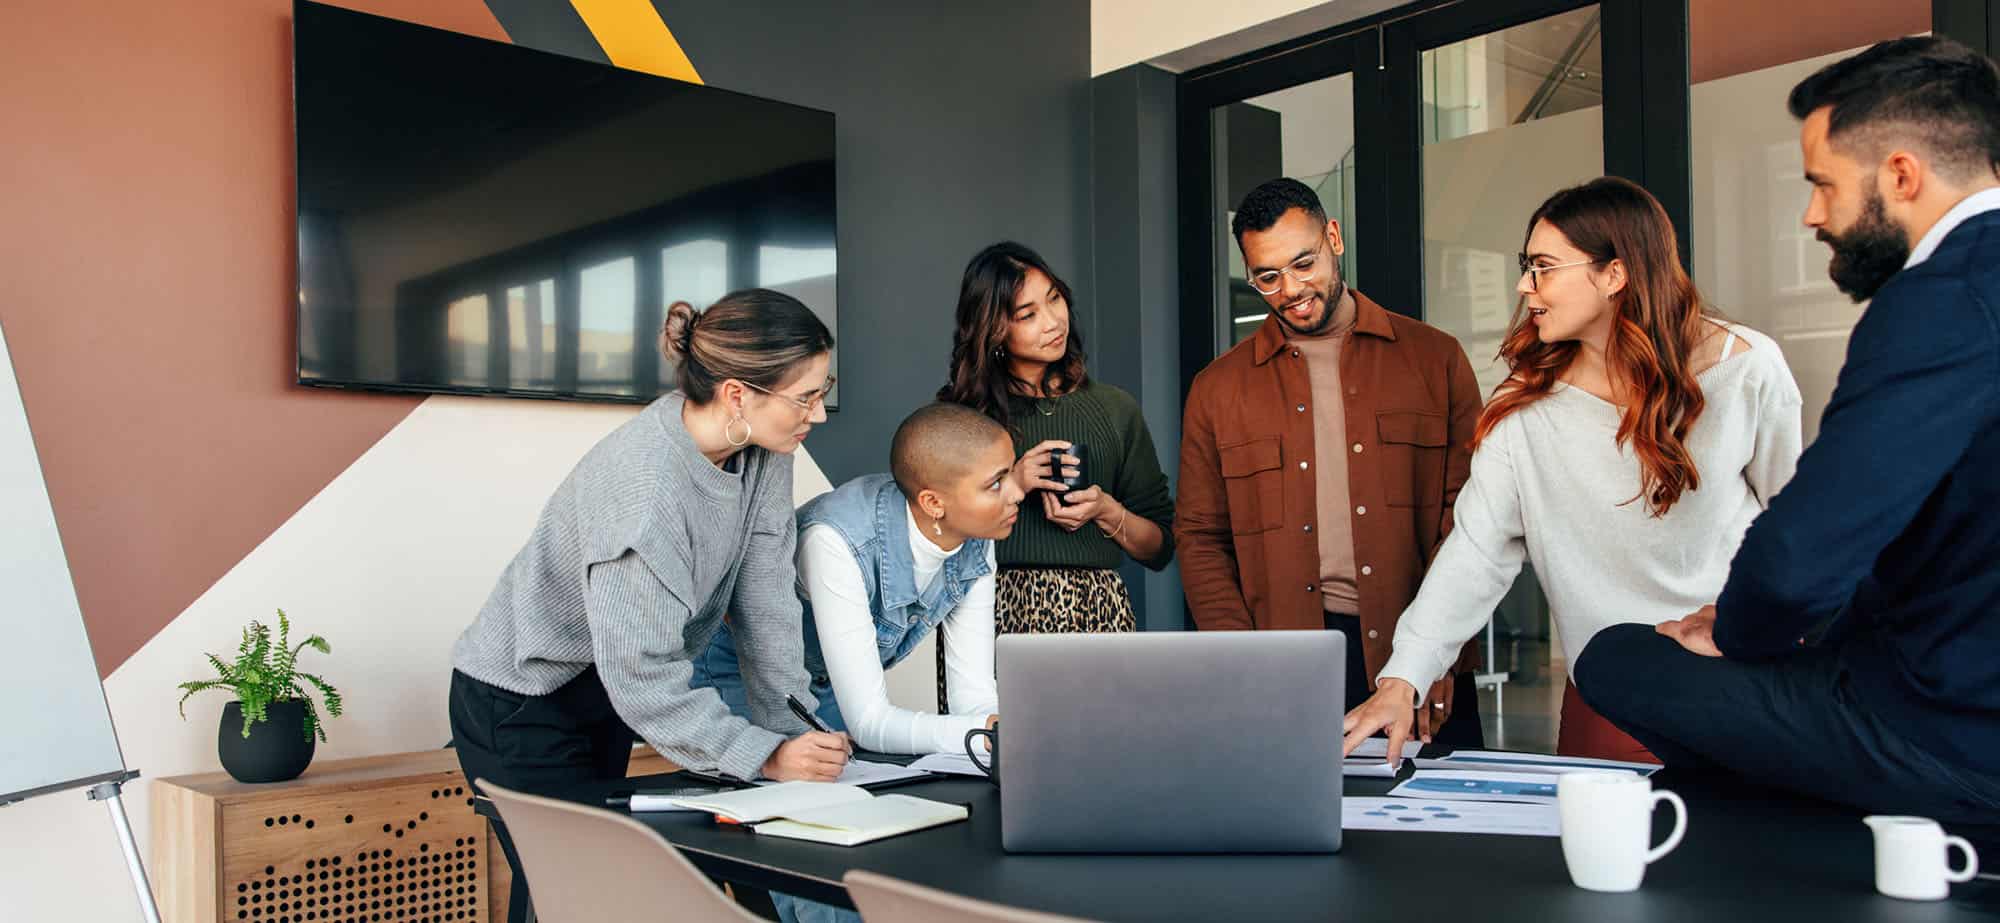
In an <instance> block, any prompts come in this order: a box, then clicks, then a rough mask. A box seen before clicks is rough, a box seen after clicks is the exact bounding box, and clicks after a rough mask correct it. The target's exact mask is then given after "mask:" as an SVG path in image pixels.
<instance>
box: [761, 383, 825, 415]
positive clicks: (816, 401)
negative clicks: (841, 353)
mask: <svg viewBox="0 0 2000 923" xmlns="http://www.w3.org/2000/svg"><path fill="white" fill-rule="evenodd" d="M838 381H839V379H837V378H835V377H834V376H832V375H828V376H826V384H825V385H823V386H821V387H820V388H819V390H817V391H814V392H813V393H811V394H808V395H806V396H805V397H793V396H791V395H789V394H779V393H778V392H776V391H773V390H771V389H769V388H766V387H763V386H761V385H753V384H751V383H749V382H747V381H746V382H743V386H744V387H746V388H749V389H750V390H752V391H760V392H763V393H765V394H768V395H770V396H772V397H775V398H780V399H783V400H787V401H791V402H792V403H793V404H795V405H797V406H798V408H799V409H800V410H803V411H805V412H806V413H812V412H813V408H815V407H824V406H826V396H827V395H829V394H832V393H833V386H834V384H835V383H837V382H838Z"/></svg>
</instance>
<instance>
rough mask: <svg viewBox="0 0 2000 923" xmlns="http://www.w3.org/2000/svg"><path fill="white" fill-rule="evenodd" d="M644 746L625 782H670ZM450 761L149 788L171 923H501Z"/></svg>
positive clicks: (418, 760) (185, 779) (494, 875)
mask: <svg viewBox="0 0 2000 923" xmlns="http://www.w3.org/2000/svg"><path fill="white" fill-rule="evenodd" d="M673 769H674V766H673V764H671V763H669V762H667V761H666V760H665V759H664V758H662V757H661V756H659V755H658V754H657V753H654V752H653V751H652V750H651V749H650V748H646V747H640V748H637V749H635V750H634V751H633V753H632V768H631V771H630V774H631V775H635V776H639V775H652V774H655V773H662V772H671V771H673ZM471 799H472V791H471V786H470V785H469V784H468V783H467V782H466V779H465V775H464V774H463V773H461V772H460V771H459V768H458V759H457V757H456V756H454V755H453V753H452V751H450V750H430V751H423V752H418V753H399V754H393V755H389V756H374V757H365V758H361V759H349V760H327V761H323V762H318V763H315V764H313V766H312V767H311V768H309V769H307V770H306V772H305V774H304V775H302V776H300V777H298V778H297V779H293V780H291V781H289V782H273V783H269V784H263V785H249V784H245V783H242V782H238V781H236V780H235V779H232V778H230V777H229V776H228V775H227V774H226V773H221V772H212V773H204V774H201V775H191V776H177V777H174V778H168V779H156V780H154V781H153V782H152V799H151V800H152V842H153V849H152V858H151V860H150V862H149V869H148V871H149V872H150V874H151V878H152V883H153V890H154V892H155V895H156V896H157V898H158V900H159V904H160V913H161V916H162V918H163V919H164V920H165V921H166V923H323V921H324V923H446V921H458V920H469V921H474V923H499V921H504V920H505V919H506V916H507V893H508V886H509V883H510V881H509V880H510V879H511V878H512V875H511V874H510V873H509V870H508V868H507V863H506V860H505V859H503V858H501V856H500V849H499V845H498V843H497V841H495V840H494V838H493V835H492V832H491V831H490V830H489V829H488V827H487V823H486V820H485V819H484V818H482V817H480V816H478V815H477V814H475V813H473V810H472V801H471Z"/></svg>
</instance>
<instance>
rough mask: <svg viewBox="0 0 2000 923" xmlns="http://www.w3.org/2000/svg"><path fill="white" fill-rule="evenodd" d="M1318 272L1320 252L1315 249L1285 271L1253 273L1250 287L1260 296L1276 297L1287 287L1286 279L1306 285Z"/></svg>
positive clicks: (1294, 261) (1284, 269) (1272, 270)
mask: <svg viewBox="0 0 2000 923" xmlns="http://www.w3.org/2000/svg"><path fill="white" fill-rule="evenodd" d="M1318 272H1319V250H1318V249H1317V248H1315V249H1314V250H1313V252H1311V253H1308V254H1306V255H1305V256H1302V257H1299V258H1298V259H1296V260H1293V261H1292V265H1290V266H1286V267H1285V268H1283V269H1266V270H1264V271H1262V272H1256V273H1251V274H1250V287H1251V288H1254V289H1256V290H1257V293H1258V294H1260V295H1276V294H1277V293H1278V291H1279V290H1280V289H1282V288H1284V287H1285V283H1284V279H1285V277H1287V276H1289V277H1290V278H1291V280H1292V281H1293V282H1297V283H1300V284H1304V283H1307V282H1311V281H1312V280H1313V276H1314V275H1315V274H1317V273H1318Z"/></svg>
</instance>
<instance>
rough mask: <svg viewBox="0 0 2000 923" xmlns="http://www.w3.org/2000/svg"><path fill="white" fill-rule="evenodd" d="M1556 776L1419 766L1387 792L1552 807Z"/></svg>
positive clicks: (1554, 799)
mask: <svg viewBox="0 0 2000 923" xmlns="http://www.w3.org/2000/svg"><path fill="white" fill-rule="evenodd" d="M1556 779H1557V777H1556V776H1550V775H1527V774H1524V773H1514V772H1448V771H1445V770H1441V769H1419V770H1417V771H1416V772H1415V773H1412V774H1411V775H1410V777H1409V778H1408V779H1405V780H1403V784H1401V785H1398V786H1396V787H1395V788H1392V789H1390V790H1389V794H1390V795H1392V796H1395V797H1399V798H1437V799H1445V800H1448V801H1515V802H1522V803H1526V804H1546V805H1551V806H1553V805H1554V804H1555V803H1556Z"/></svg>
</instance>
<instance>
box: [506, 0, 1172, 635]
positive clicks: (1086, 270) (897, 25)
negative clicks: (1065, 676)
mask: <svg viewBox="0 0 2000 923" xmlns="http://www.w3.org/2000/svg"><path fill="white" fill-rule="evenodd" d="M655 5H656V6H658V7H659V8H660V12H661V18H662V19H663V20H664V21H665V22H666V24H667V25H668V27H669V28H671V29H672V30H673V33H674V36H675V38H677V39H678V40H679V41H680V43H681V47H682V48H683V50H685V51H686V52H687V55H688V58H689V60H690V61H692V62H693V63H694V66H695V68H696V70H698V71H700V73H701V76H702V80H703V81H704V82H705V83H707V84H709V85H710V86H716V87H723V88H725V89H731V90H738V91H741V92H745V93H753V94H756V95H759V96H767V97H770V98H773V99H779V100H784V101H787V102H793V103H799V104H801V105H807V106H813V107H817V108H821V109H827V110H830V111H832V112H833V113H834V114H835V116H836V117H837V126H838V127H837V132H838V136H837V139H836V154H837V157H838V162H839V166H838V171H839V196H840V238H839V243H840V329H839V330H837V331H835V335H836V336H838V337H839V340H840V365H839V371H840V401H841V410H840V411H838V412H837V413H835V414H834V415H833V418H832V419H831V420H830V421H829V422H828V423H827V424H826V425H825V426H822V427H820V428H819V429H818V430H817V431H815V432H814V433H813V435H812V438H811V440H810V441H809V443H808V446H809V448H810V449H811V451H812V454H813V458H814V459H815V460H817V461H818V462H819V464H820V467H821V468H822V469H824V470H825V472H826V474H827V476H828V477H830V478H832V479H833V480H834V481H835V482H836V483H838V482H840V481H843V480H846V479H848V478H851V477H854V476H856V475H859V474H864V473H867V472H871V471H879V470H883V469H886V468H887V467H888V446H889V438H890V436H891V435H892V434H893V433H894V431H895V427H896V424H897V423H898V422H900V421H901V420H902V418H903V416H904V415H905V414H907V413H908V412H909V411H910V410H912V409H914V408H916V407H917V406H919V405H921V404H923V403H925V402H927V401H929V400H930V399H931V398H932V396H933V395H934V394H935V393H936V391H937V389H938V387H939V386H940V385H942V384H943V383H944V379H945V371H946V366H947V363H948V361H949V359H950V349H951V330H952V311H953V309H954V307H955V306H956V302H957V296H958V279H959V274H960V272H961V271H962V270H963V269H964V267H965V262H966V261H967V260H968V259H970V258H971V256H972V254H973V253H974V252H975V251H977V250H978V249H979V248H980V247H983V246H985V245H986V244H989V243H992V242H994V241H996V240H1002V239H1013V240H1018V241H1020V242H1022V243H1025V244H1027V245H1028V246H1030V247H1033V248H1035V249H1036V250H1038V251H1040V252H1041V253H1042V255H1043V256H1044V257H1046V258H1047V259H1048V260H1049V262H1050V264H1051V265H1052V266H1053V267H1054V268H1055V270H1056V272H1057V273H1059V274H1061V275H1062V276H1063V277H1064V278H1066V279H1067V280H1068V281H1069V283H1070V285H1071V286H1072V287H1073V288H1074V289H1075V291H1076V296H1077V308H1078V311H1077V327H1078V330H1079V332H1080V333H1081V334H1082V335H1083V337H1084V343H1085V345H1086V346H1087V347H1088V348H1089V351H1090V355H1091V369H1092V373H1093V374H1094V375H1096V376H1097V377H1098V378H1099V379H1100V380H1102V381H1105V382H1108V383H1111V384H1114V385H1117V386H1119V387H1121V388H1124V389H1126V390H1127V391H1130V392H1132V393H1133V394H1134V395H1135V396H1137V397H1138V398H1139V401H1140V404H1141V406H1142V407H1144V408H1145V415H1146V421H1147V425H1148V426H1149V427H1150V428H1151V429H1152V432H1153V439H1154V442H1155V444H1156V446H1157V447H1158V450H1159V453H1160V461H1161V464H1162V465H1163V466H1165V467H1166V469H1167V472H1168V474H1169V476H1172V475H1174V473H1175V466H1176V462H1177V461H1178V458H1179V445H1180V394H1181V382H1180V370H1179V365H1178V363H1179V353H1178V343H1179V339H1178V338H1179V333H1178V331H1179V313H1178V312H1179V307H1178V305H1179V301H1178V295H1177V294H1176V290H1177V286H1178V276H1177V275H1176V273H1177V269H1176V249H1175V243H1174V241H1175V238H1174V234H1175V226H1176V225H1175V215H1176V200H1175V195H1176V186H1175V172H1174V162H1175V161H1174V121H1173V111H1174V110H1173V105H1174V92H1175V82H1174V77H1173V75H1171V74H1169V73H1167V72H1165V71H1162V70H1159V69H1158V68H1153V67H1148V66H1144V65H1138V66H1133V67H1128V68H1124V69H1122V70H1119V71H1116V72H1114V73H1111V74H1106V75H1104V76H1101V77H1099V78H1097V79H1095V80H1093V79H1091V78H1090V76H1089V74H1090V10H1089V5H1088V4H1084V3H1076V2H1065V0H1028V2H1021V3H1014V4H1007V5H983V4H982V5H975V4H963V3H950V4H937V3H922V2H912V0H889V2H871V3H865V4H864V3H832V4H829V3H814V2H806V0H772V2H762V3H756V4H738V3H728V2H723V0H678V2H675V3H672V4H663V3H661V2H660V0H655ZM489 6H490V7H491V8H492V9H493V10H494V12H495V14H496V15H498V16H499V18H500V20H501V24H502V25H503V26H504V27H505V28H506V29H507V31H508V33H509V35H511V36H512V37H513V39H514V41H515V42H517V43H519V44H523V45H528V46H531V47H537V48H543V49H545V50H549V51H558V52H562V53H566V54H574V55H577V56H579V57H588V58H591V59H593V60H603V59H604V58H603V55H602V53H601V52H600V51H598V50H597V49H596V47H595V46H594V44H588V43H587V42H586V41H585V40H586V39H588V33H587V32H583V33H579V32H578V31H577V30H578V28H579V27H580V23H579V22H577V21H576V20H575V17H574V14H573V13H572V12H571V11H569V10H567V9H566V8H565V5H562V4H546V5H544V4H537V3H532V2H528V0H489ZM1093 242H1094V243H1093ZM1125 576H1126V581H1127V584H1128V585H1129V586H1130V587H1131V588H1132V592H1133V596H1134V600H1133V601H1134V603H1135V604H1136V605H1137V607H1138V610H1139V613H1140V624H1141V625H1143V626H1145V627H1147V628H1168V629H1171V628H1179V627H1181V625H1182V624H1183V613H1184V608H1183V606H1182V603H1181V590H1180V578H1179V574H1178V571H1177V570H1175V569H1171V568H1170V569H1169V570H1167V571H1166V572H1165V573H1163V574H1150V573H1147V572H1145V571H1144V570H1143V569H1141V568H1139V567H1138V566H1137V565H1129V566H1127V567H1126V569H1125Z"/></svg>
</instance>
